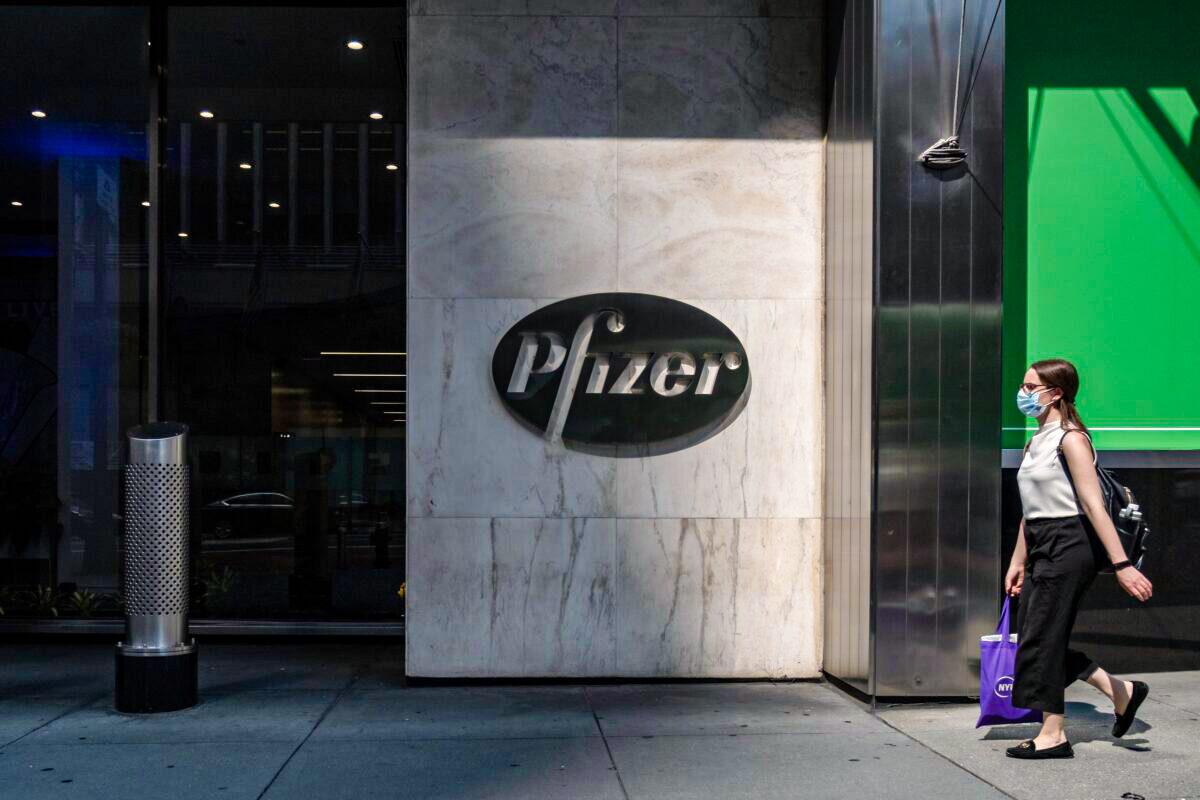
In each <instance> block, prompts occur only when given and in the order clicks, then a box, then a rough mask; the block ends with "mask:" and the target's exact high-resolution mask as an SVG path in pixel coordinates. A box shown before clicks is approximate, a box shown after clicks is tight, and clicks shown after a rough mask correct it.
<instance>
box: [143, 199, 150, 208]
mask: <svg viewBox="0 0 1200 800" xmlns="http://www.w3.org/2000/svg"><path fill="white" fill-rule="evenodd" d="M142 205H144V206H145V207H146V208H149V207H150V201H149V200H143V201H142Z"/></svg>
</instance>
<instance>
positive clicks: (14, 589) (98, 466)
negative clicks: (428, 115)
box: [0, 6, 407, 620]
mask: <svg viewBox="0 0 1200 800" xmlns="http://www.w3.org/2000/svg"><path fill="white" fill-rule="evenodd" d="M406 22H407V20H406V11H405V9H404V8H403V7H400V8H372V9H355V8H324V9H322V8H307V7H291V8H234V7H222V8H202V7H178V8H168V9H163V8H155V9H153V10H152V11H151V10H147V8H145V7H142V8H137V7H130V8H116V7H112V8H105V7H61V8H60V7H50V6H41V7H32V6H31V7H5V8H3V9H0V29H2V30H3V31H4V40H5V46H4V48H0V86H2V91H0V186H2V187H3V192H4V196H3V197H2V198H0V202H2V203H3V205H2V206H0V520H2V522H0V612H3V614H4V615H5V617H13V616H17V617H21V616H25V617H31V618H33V617H48V616H53V615H55V614H59V615H64V616H65V615H69V614H77V615H83V616H91V615H95V614H109V615H112V616H116V615H118V614H119V613H120V604H119V598H118V597H117V592H118V587H119V583H120V580H119V569H120V555H121V551H120V542H121V539H120V525H121V508H120V483H119V478H120V468H121V465H122V463H123V460H124V455H125V450H124V448H125V437H124V434H125V431H126V430H127V429H128V428H130V427H132V426H134V425H136V424H139V423H141V422H144V421H147V420H148V419H150V418H151V416H152V415H153V416H156V417H157V418H158V419H164V420H172V421H179V422H183V423H186V424H187V425H188V426H189V427H190V430H191V443H190V448H191V449H190V452H189V460H190V462H191V465H192V498H191V506H192V516H191V529H192V535H193V576H194V585H193V592H192V602H193V608H192V616H193V618H204V617H206V616H207V617H219V618H251V617H253V618H267V619H272V618H277V619H316V620H323V619H350V620H353V619H367V618H369V619H393V620H398V619H399V618H400V616H401V608H402V600H401V597H400V593H399V591H398V590H399V589H400V588H401V585H402V582H403V580H404V563H403V562H404V508H403V503H404V463H405V459H404V429H405V418H406V407H407V406H406V399H405V398H406V395H407V392H406V383H405V373H406V372H407V370H406V368H405V363H406V356H405V352H406V347H405V296H406V289H405V265H404V211H405V209H404V195H405V169H404V167H405V131H404V127H403V120H404V116H405V108H406V100H405V82H406V81H405V41H406V33H405V30H406ZM164 28H165V31H166V36H165V42H166V44H165V45H164V44H163V43H161V42H160V43H159V48H160V49H159V50H155V49H154V46H155V42H154V37H153V36H152V34H151V33H150V31H153V30H163V29H164ZM352 38H353V39H357V40H359V41H361V42H363V43H364V44H365V46H364V47H362V48H359V49H351V48H348V47H347V46H346V43H347V41H348V40H350V39H352ZM160 64H161V65H162V66H164V67H165V68H166V74H167V75H168V76H169V81H168V82H166V83H165V84H162V83H159V82H157V81H156V80H155V79H154V78H153V77H152V76H153V75H155V74H157V73H156V71H155V70H154V69H152V65H154V66H157V65H160ZM156 108H158V109H159V111H160V114H159V115H160V116H161V117H162V118H164V119H165V120H166V123H165V125H158V124H155V125H151V124H150V120H151V118H152V117H153V116H154V115H155V109H156ZM160 136H161V141H160ZM155 144H160V145H161V158H160V161H161V163H162V166H161V167H160V168H156V170H155V171H154V172H151V171H150V170H149V169H148V165H149V163H150V159H149V158H148V157H147V154H148V153H149V152H150V148H151V147H152V146H153V145H155ZM152 178H153V179H154V180H152ZM152 184H153V186H156V187H159V188H158V189H157V190H154V191H157V192H158V194H156V195H155V197H156V198H157V200H156V202H155V203H154V204H153V205H151V204H150V198H151V192H152ZM151 278H154V279H155V280H151ZM151 308H154V309H156V311H157V312H158V313H157V314H151V313H149V310H150V309H151ZM77 591H79V592H82V593H84V595H86V596H85V597H84V600H83V601H80V600H79V598H78V597H75V592H77ZM73 597H75V599H74V600H72V599H71V598H73ZM88 598H91V599H88Z"/></svg>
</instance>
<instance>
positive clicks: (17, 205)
mask: <svg viewBox="0 0 1200 800" xmlns="http://www.w3.org/2000/svg"><path fill="white" fill-rule="evenodd" d="M12 204H13V205H14V206H16V207H17V208H20V207H21V206H23V205H25V204H24V203H22V202H21V201H20V200H13V201H12Z"/></svg>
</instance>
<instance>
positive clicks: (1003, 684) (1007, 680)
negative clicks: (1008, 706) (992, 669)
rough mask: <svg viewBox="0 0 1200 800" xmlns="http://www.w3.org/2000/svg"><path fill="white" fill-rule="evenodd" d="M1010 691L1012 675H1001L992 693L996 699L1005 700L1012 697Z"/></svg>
mask: <svg viewBox="0 0 1200 800" xmlns="http://www.w3.org/2000/svg"><path fill="white" fill-rule="evenodd" d="M1012 689H1013V677H1012V675H1001V676H1000V678H999V679H998V680H997V681H996V687H995V689H993V691H994V692H995V693H996V697H1003V698H1006V699H1007V698H1009V697H1011V696H1012Z"/></svg>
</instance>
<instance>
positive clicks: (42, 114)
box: [29, 108, 46, 119]
mask: <svg viewBox="0 0 1200 800" xmlns="http://www.w3.org/2000/svg"><path fill="white" fill-rule="evenodd" d="M29 113H30V114H32V115H33V116H35V117H37V118H38V119H45V118H46V112H45V111H42V110H41V109H40V108H35V109H34V110H33V111H30V112H29Z"/></svg>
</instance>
